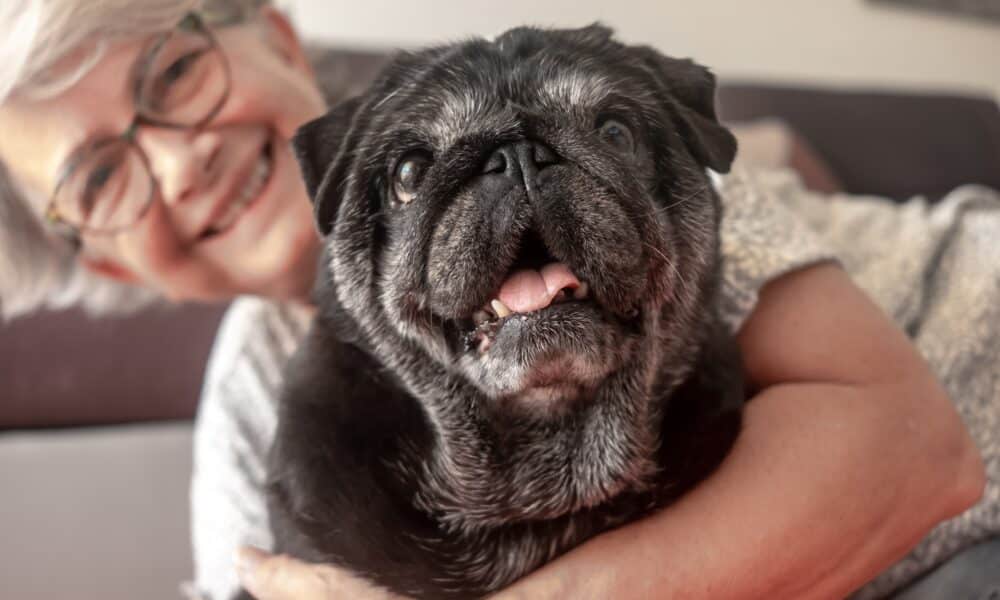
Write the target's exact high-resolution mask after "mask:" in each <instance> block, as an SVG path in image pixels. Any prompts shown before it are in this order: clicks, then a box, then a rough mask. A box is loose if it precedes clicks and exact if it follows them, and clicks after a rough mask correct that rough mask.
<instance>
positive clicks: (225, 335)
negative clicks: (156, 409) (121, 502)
mask: <svg viewBox="0 0 1000 600" xmlns="http://www.w3.org/2000/svg"><path fill="white" fill-rule="evenodd" d="M305 327H306V325H305V320H304V319H302V318H296V316H295V314H294V311H292V310H289V309H288V307H282V306H281V305H275V304H271V303H267V302H265V301H262V300H259V299H251V298H242V299H239V300H237V301H236V302H234V303H233V306H232V307H231V308H230V309H229V311H228V312H227V314H226V317H225V319H224V320H223V323H222V325H221V327H220V329H219V334H218V336H217V338H216V342H215V346H214V348H213V351H212V357H211V358H210V360H209V365H208V371H207V374H206V379H205V384H204V387H203V390H202V398H201V403H200V405H199V411H198V417H197V421H196V423H195V431H194V465H193V475H192V480H191V536H192V544H193V551H194V564H195V582H194V587H195V593H194V594H193V595H194V596H195V597H198V598H201V599H203V600H228V599H229V598H231V597H233V596H234V595H235V594H236V593H237V592H238V591H239V589H240V588H239V581H238V579H237V576H236V572H235V569H234V567H233V555H234V553H235V551H236V548H237V547H239V546H240V545H243V544H249V545H254V546H258V547H261V548H264V549H270V547H271V545H272V537H271V532H270V529H269V527H268V520H267V507H266V502H265V496H264V485H265V480H266V456H267V452H268V448H269V447H270V444H271V439H272V437H273V435H274V430H275V425H276V422H277V398H278V393H279V389H280V387H281V373H282V370H283V368H284V365H285V363H286V362H287V360H288V358H289V356H290V355H291V354H292V352H293V351H294V349H295V347H296V346H297V345H298V342H299V340H301V338H302V336H303V335H304V332H305Z"/></svg>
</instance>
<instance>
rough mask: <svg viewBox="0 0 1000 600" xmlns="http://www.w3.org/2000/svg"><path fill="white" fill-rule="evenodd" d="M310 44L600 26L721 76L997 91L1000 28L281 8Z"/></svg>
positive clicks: (740, 13)
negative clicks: (533, 27)
mask: <svg viewBox="0 0 1000 600" xmlns="http://www.w3.org/2000/svg"><path fill="white" fill-rule="evenodd" d="M283 4H284V5H285V6H287V7H288V8H289V9H290V11H291V13H292V18H293V19H294V20H295V22H296V24H297V25H298V26H299V28H300V29H301V30H302V31H303V33H304V34H305V35H306V36H308V37H312V38H322V39H324V40H330V41H335V42H339V43H341V44H345V45H349V46H354V47H399V46H416V45H420V44H424V43H429V42H439V41H443V40H451V39H456V38H461V37H466V36H469V35H474V34H478V35H492V34H494V33H497V32H499V31H502V30H504V29H506V28H508V27H510V26H514V25H520V24H541V25H563V26H576V25H583V24H586V23H589V22H591V21H594V20H601V21H603V22H605V23H607V24H609V25H611V26H613V27H615V28H616V29H617V30H618V31H619V35H620V37H621V38H622V39H624V40H626V41H632V42H644V43H650V44H653V45H655V46H657V47H659V48H660V49H661V50H663V51H665V52H667V53H669V54H672V55H675V56H691V57H694V58H695V59H696V60H698V61H699V62H701V63H703V64H706V65H709V66H711V67H713V69H714V70H715V71H716V72H717V73H718V74H720V75H721V76H722V77H754V78H765V79H770V80H777V81H796V82H816V83H825V84H830V85H840V84H843V85H855V84H861V85H868V86H877V87H900V86H902V87H906V88H927V89H950V90H973V91H986V92H987V93H996V92H997V91H1000V25H997V24H993V25H987V24H983V23H978V22H974V21H968V20H963V19H958V18H953V17H944V16H940V15H937V14H934V13H925V12H918V11H908V10H900V9H891V8H884V7H881V6H878V5H875V6H872V5H870V4H869V3H867V2H865V0H658V1H654V0H490V1H484V0H473V1H463V0H404V1H399V0H284V2H283Z"/></svg>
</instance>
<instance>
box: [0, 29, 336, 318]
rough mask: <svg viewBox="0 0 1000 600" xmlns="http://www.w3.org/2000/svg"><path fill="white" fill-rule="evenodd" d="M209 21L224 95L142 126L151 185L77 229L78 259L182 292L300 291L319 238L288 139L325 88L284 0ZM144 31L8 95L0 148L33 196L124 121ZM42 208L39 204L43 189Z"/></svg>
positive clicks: (130, 112)
mask: <svg viewBox="0 0 1000 600" xmlns="http://www.w3.org/2000/svg"><path fill="white" fill-rule="evenodd" d="M213 32H214V34H215V36H216V39H217V40H218V44H219V47H220V48H221V49H222V52H223V53H224V54H225V57H226V60H227V61H228V64H229V67H230V72H231V75H230V78H231V79H230V81H231V83H230V92H229V96H228V99H227V101H226V102H225V104H224V105H222V107H221V109H220V110H219V112H218V113H217V114H216V116H215V117H214V118H212V120H211V121H210V122H209V123H208V124H207V125H205V126H203V127H201V128H199V129H194V130H193V129H187V130H178V129H166V128H154V127H149V126H142V127H140V128H139V129H138V132H137V134H136V138H135V139H136V143H137V144H138V146H139V147H140V148H141V149H142V151H143V152H144V153H145V155H146V157H147V158H148V161H149V168H150V171H151V172H152V174H153V176H154V179H155V181H156V183H157V187H158V193H157V195H156V198H155V199H154V201H153V203H152V205H151V206H150V207H149V209H148V211H147V212H146V213H145V214H144V215H143V216H142V217H141V218H140V219H139V221H138V222H136V223H135V225H134V226H132V227H130V228H128V229H125V230H123V231H119V232H117V233H114V234H111V235H103V234H90V233H84V234H82V240H83V248H82V251H81V260H82V261H83V262H84V264H85V265H86V266H87V267H89V268H91V269H93V270H95V271H97V272H99V273H101V274H103V275H106V276H110V277H115V278H118V279H121V280H125V281H130V282H133V283H138V284H142V285H147V286H150V287H152V288H154V289H156V290H159V291H160V292H161V293H163V294H164V295H166V296H167V297H170V298H172V299H176V300H183V299H221V298H228V297H232V296H234V295H238V294H257V295H263V296H269V297H275V298H299V299H302V298H304V297H306V294H307V293H308V290H309V287H310V286H311V283H312V277H313V269H314V265H315V260H316V256H317V254H318V248H319V241H318V239H317V236H316V232H315V228H314V226H313V222H312V209H311V206H310V203H309V201H308V198H307V195H306V191H305V188H304V186H303V184H302V182H301V179H300V177H299V171H298V166H297V165H296V163H295V160H294V158H293V156H292V154H291V151H290V147H289V145H288V140H289V139H290V138H291V136H292V134H293V133H294V132H295V130H296V128H298V127H299V126H300V125H302V124H303V123H305V122H306V121H308V120H310V119H313V118H315V117H317V116H319V115H320V114H322V113H323V111H324V109H325V107H324V102H323V99H322V97H321V95H320V93H319V91H318V88H317V85H316V83H315V79H314V77H313V75H312V72H311V70H310V68H309V65H308V63H307V62H306V59H305V56H304V55H303V52H302V49H301V47H300V45H299V43H298V40H297V39H296V37H295V34H294V32H293V30H292V29H291V27H290V26H289V24H288V23H287V21H285V19H284V17H283V16H281V15H280V14H278V13H277V12H275V11H272V10H266V11H265V12H264V13H263V15H262V17H261V19H260V21H259V22H256V23H253V24H248V25H241V26H234V27H225V28H218V29H214V30H213ZM148 45H149V38H143V39H135V40H129V41H125V42H122V43H119V44H116V45H114V46H111V47H109V48H108V49H107V52H106V53H105V54H104V55H103V57H102V59H101V61H100V62H99V63H98V64H97V65H96V66H95V67H94V68H93V69H92V70H90V71H88V73H87V75H86V76H85V77H84V78H83V79H82V80H81V81H80V82H79V83H77V84H75V85H74V86H73V87H72V88H70V89H69V90H67V91H66V92H64V93H62V94H60V95H58V96H56V97H52V98H47V99H43V100H30V99H13V100H10V101H9V102H8V103H7V104H5V105H3V106H2V107H0V131H3V132H4V135H2V136H0V160H2V161H3V162H4V163H5V164H6V165H7V166H8V168H9V170H10V171H12V172H13V173H14V175H15V176H16V177H17V178H18V179H19V181H21V183H22V185H24V186H27V187H28V188H29V189H30V190H32V191H34V192H37V193H36V194H34V196H36V197H38V198H42V199H46V198H48V197H50V196H51V194H52V193H53V191H54V190H55V188H56V186H57V184H58V182H59V176H60V173H61V171H62V167H63V165H64V163H65V161H66V159H67V158H68V157H69V156H70V155H71V154H72V153H73V152H74V151H75V150H76V149H77V148H78V147H80V146H81V144H83V143H84V142H86V141H88V140H93V139H95V138H102V137H114V136H117V135H119V134H121V133H122V132H123V131H125V130H126V129H127V128H128V127H129V125H130V123H131V122H132V120H133V118H134V117H135V114H136V108H135V105H134V104H135V103H134V95H133V76H134V75H133V70H134V68H135V66H136V63H137V59H138V58H139V57H140V55H144V53H145V51H147V50H148ZM262 180H263V181H262ZM34 208H35V209H36V210H37V211H38V213H39V215H41V214H42V212H43V211H44V210H45V201H44V200H41V201H38V202H36V206H34Z"/></svg>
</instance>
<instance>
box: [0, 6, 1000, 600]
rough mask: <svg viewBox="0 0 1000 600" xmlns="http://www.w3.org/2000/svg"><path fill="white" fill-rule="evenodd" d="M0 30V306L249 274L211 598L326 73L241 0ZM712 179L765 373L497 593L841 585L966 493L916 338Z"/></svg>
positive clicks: (225, 426)
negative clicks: (647, 502)
mask: <svg viewBox="0 0 1000 600" xmlns="http://www.w3.org/2000/svg"><path fill="white" fill-rule="evenodd" d="M192 11H193V12H192ZM0 31H3V32H10V34H9V35H5V36H4V39H3V41H2V42H0V43H2V44H3V53H2V60H0V65H2V66H0V68H2V69H3V71H0V102H2V107H0V131H2V132H3V135H2V136H0V161H2V164H3V165H4V167H5V174H4V175H3V178H2V179H0V181H2V182H3V183H2V185H0V190H2V195H0V217H2V222H3V224H4V228H3V230H2V233H0V235H2V237H0V242H2V243H3V253H2V256H3V257H4V261H5V262H4V263H3V267H2V270H0V307H2V310H3V311H4V314H5V315H7V316H11V315H15V314H17V313H20V312H24V311H27V310H30V309H32V308H34V307H36V306H39V305H42V304H46V303H49V304H55V303H58V304H67V303H83V304H85V305H87V306H89V307H91V308H92V309H94V310H115V309H122V308H128V307H130V306H134V305H136V304H138V303H141V302H142V301H143V300H146V299H148V298H150V297H152V296H162V297H166V298H169V299H172V300H191V299H194V300H200V299H224V298H233V297H236V296H246V297H244V298H241V299H238V300H237V301H236V302H235V303H234V305H233V307H232V308H231V310H230V312H229V314H228V316H227V318H226V320H225V322H224V324H223V326H222V328H221V329H220V333H219V338H218V341H217V344H216V349H215V351H214V354H213V358H212V361H211V365H210V368H209V374H208V377H207V381H206V384H205V393H204V397H203V401H202V405H201V409H200V414H199V420H198V425H197V431H196V458H195V460H196V466H195V476H194V482H193V487H192V499H193V512H194V545H195V558H196V564H197V568H198V573H197V582H196V583H197V585H198V587H199V589H200V590H201V592H202V595H204V596H205V597H210V598H213V599H221V598H225V597H226V596H227V595H228V594H230V593H231V592H233V591H234V590H235V588H236V585H237V579H236V572H235V571H234V570H233V568H232V567H231V565H230V560H231V556H232V553H233V551H234V550H235V549H236V547H237V546H239V545H240V544H251V545H258V546H262V547H267V545H268V544H269V542H270V537H269V533H268V531H267V527H266V518H265V514H264V509H263V501H262V495H261V481H262V478H263V462H262V457H263V454H264V452H265V451H266V448H267V445H268V442H269V438H270V435H271V432H272V431H273V425H274V418H275V416H274V402H275V393H276V387H277V385H278V383H279V382H280V369H281V366H282V364H283V363H284V360H285V359H286V358H287V357H288V355H289V353H290V352H291V350H292V349H293V348H294V346H295V344H296V342H297V340H298V338H300V337H301V335H302V333H303V331H304V327H305V325H306V323H307V321H308V319H309V316H310V315H309V310H310V309H309V307H308V292H309V288H310V285H311V279H312V275H313V263H314V262H315V259H316V256H317V252H318V247H319V242H318V240H317V238H316V234H315V232H314V229H313V225H312V216H311V213H310V208H309V203H308V201H307V198H306V194H305V191H304V189H303V187H302V184H301V183H300V180H299V178H298V173H297V169H296V166H295V164H294V161H293V160H292V159H291V155H290V153H289V150H288V147H287V141H288V139H289V138H290V136H291V135H292V134H293V132H294V131H295V129H296V127H298V126H299V125H301V124H302V123H304V122H306V121H307V120H309V119H311V118H314V117H316V116H318V115H319V114H321V113H322V112H323V111H324V109H325V102H324V97H323V94H322V93H321V87H323V88H328V89H329V88H333V89H334V90H335V91H337V92H340V93H343V91H344V90H343V88H342V86H340V89H337V88H338V85H339V83H340V82H337V81H332V80H331V77H330V76H329V75H328V74H327V73H325V72H323V71H322V70H320V71H316V72H314V70H313V68H312V66H311V64H310V62H309V60H308V59H307V57H306V54H305V52H304V51H303V48H302V46H301V44H300V42H299V40H298V38H297V36H296V34H295V32H294V30H293V29H292V28H291V26H290V25H289V23H288V22H287V20H286V19H285V18H284V17H283V16H282V15H281V14H280V13H279V12H277V11H275V10H273V9H272V8H270V7H269V6H267V5H266V2H262V1H260V0H257V1H254V0H208V1H205V2H199V1H197V0H144V1H143V2H137V1H135V0H117V1H114V0H101V1H100V2H89V1H88V2H82V1H81V0H30V1H26V2H22V3H20V5H19V6H18V7H17V8H12V7H6V8H2V9H0ZM327 95H328V96H331V95H335V94H331V93H329V92H328V94H327ZM748 181H749V182H750V183H747V182H748ZM761 184H762V185H764V184H766V182H761ZM725 185H726V186H727V187H726V188H725V189H724V190H723V191H724V193H727V194H729V195H731V196H732V197H739V198H741V199H742V200H746V199H747V198H751V199H752V198H757V201H756V204H755V206H757V207H758V208H760V209H761V210H763V211H764V213H762V214H767V215H769V216H768V217H767V219H769V220H765V221H764V222H766V223H768V226H769V227H772V228H777V229H778V230H780V232H781V234H782V235H783V236H786V237H785V239H787V244H776V243H774V240H771V241H769V242H766V243H765V242H764V241H763V240H762V239H761V238H760V237H757V233H759V231H760V228H756V229H755V228H752V227H747V225H746V223H748V222H750V220H751V216H752V215H748V214H745V215H744V217H742V218H741V217H739V216H738V214H734V215H733V218H730V219H728V220H729V223H728V224H727V225H726V231H725V232H724V236H725V237H724V239H726V240H728V241H727V242H726V248H727V251H729V252H730V253H731V255H732V258H733V259H731V260H729V263H728V264H729V265H731V267H730V268H729V272H728V273H727V283H726V285H727V294H728V297H729V299H730V300H731V303H730V307H729V308H730V310H729V315H728V316H729V318H730V321H731V322H732V323H733V326H734V328H737V331H738V336H739V341H740V344H741V346H742V349H743V351H744V354H745V355H746V357H747V369H748V374H749V376H750V378H751V380H752V381H753V383H754V384H755V389H758V390H759V392H758V394H757V395H756V397H755V398H754V400H753V401H752V402H751V403H750V404H749V406H748V409H747V423H746V428H745V431H744V432H743V434H742V436H741V438H740V440H739V442H738V444H737V446H736V447H735V449H734V450H733V453H732V455H731V456H730V458H729V459H727V461H726V463H725V464H724V465H723V467H722V468H721V469H720V470H719V471H718V472H717V473H716V474H715V475H713V476H712V477H711V478H710V479H709V480H708V481H706V482H705V483H704V484H703V485H701V486H700V487H699V488H697V489H696V490H695V491H694V492H692V493H691V494H690V495H689V496H687V497H686V498H684V499H683V500H682V501H681V502H679V503H678V504H677V505H675V506H673V507H671V508H669V509H667V510H664V511H662V512H661V513H659V514H657V515H654V516H652V517H650V518H648V519H646V520H644V521H641V522H639V523H634V524H631V525H629V526H627V527H623V528H621V529H619V530H616V531H613V532H610V533H608V534H606V535H603V536H601V537H599V538H597V539H595V540H593V541H591V542H589V543H587V544H585V545H583V546H581V547H580V548H578V549H576V550H575V551H573V552H571V553H570V554H568V555H567V556H565V557H563V558H561V559H559V560H557V561H555V562H553V563H551V564H550V565H548V566H546V567H545V568H543V569H542V570H540V571H539V572H538V573H535V574H533V575H531V576H529V577H527V578H525V579H524V580H522V581H520V582H518V583H517V584H515V585H514V586H512V588H510V589H509V590H507V591H505V592H503V593H501V594H500V597H508V596H509V597H531V598H546V597H551V598H566V597H582V595H583V594H584V593H586V594H587V595H588V596H590V597H616V598H618V597H654V596H659V597H682V596H683V597H706V596H708V597H721V596H732V597H748V598H751V597H762V596H766V597H789V596H793V595H794V596H806V597H817V598H820V597H830V596H836V595H844V594H846V593H848V592H850V591H851V590H853V589H855V588H857V587H858V586H860V585H862V584H863V583H864V582H866V581H868V580H869V579H871V578H872V577H873V576H875V575H876V574H877V573H879V572H880V571H882V570H883V569H885V568H887V567H889V566H890V565H891V564H892V563H894V562H895V561H897V560H899V559H900V558H901V557H902V556H903V555H904V554H905V553H906V552H907V550H908V549H909V548H911V547H912V546H913V545H914V544H916V543H917V541H919V540H920V539H921V538H922V537H924V535H925V534H926V533H927V532H928V530H929V529H930V528H931V527H932V526H934V525H935V524H936V523H937V522H939V521H941V520H942V519H945V518H948V517H950V516H953V515H956V514H958V513H960V512H961V511H963V510H964V509H966V508H967V507H969V506H970V505H972V504H973V503H974V502H975V501H976V500H977V499H978V498H979V496H980V494H981V491H982V486H983V467H982V463H981V462H980V458H979V455H978V452H977V449H976V447H975V445H974V444H973V443H972V441H971V439H970V438H969V436H968V434H967V432H966V431H965V429H964V428H963V426H962V423H961V421H960V419H959V418H958V417H957V415H956V413H955V410H954V408H953V407H952V405H951V403H950V402H949V400H948V397H947V395H946V394H945V392H944V391H943V390H942V388H941V386H940V385H939V384H938V383H937V382H936V381H935V378H934V376H933V375H932V374H931V371H930V370H929V368H928V366H927V364H926V363H925V362H924V361H923V360H922V359H921V357H920V355H919V354H918V353H917V352H916V350H915V349H914V347H913V346H912V345H911V344H910V343H909V342H908V341H907V339H906V338H905V336H904V335H903V334H902V333H901V332H900V331H899V330H898V329H897V328H896V327H894V326H893V324H892V323H891V322H890V321H889V320H888V319H887V318H886V317H885V316H883V314H882V312H880V310H879V309H878V308H877V307H876V306H875V305H874V304H873V303H872V302H871V301H870V300H869V299H868V298H867V297H866V296H865V295H864V294H863V293H862V292H861V291H859V289H858V288H857V287H855V285H854V284H853V283H852V282H851V280H850V279H849V278H848V276H847V275H846V274H845V273H844V272H843V270H841V269H840V268H838V267H836V266H833V265H832V264H830V263H829V262H827V261H826V259H828V258H830V257H831V256H833V254H832V253H831V251H830V250H829V249H828V248H825V247H824V246H823V245H822V244H821V243H818V242H815V240H813V238H812V237H810V236H812V234H811V233H810V232H809V230H808V227H806V226H805V225H804V224H802V223H799V222H798V221H797V220H796V218H795V217H794V215H793V214H791V213H790V212H789V211H787V210H783V209H781V210H779V209H776V208H775V207H776V206H778V205H779V204H780V199H778V198H777V196H771V195H769V194H767V193H762V194H755V193H754V192H753V185H754V184H753V181H752V180H748V179H745V178H744V179H740V178H732V179H731V183H727V184H725ZM768 185H770V184H768ZM741 186H742V187H741ZM765 187H766V186H765ZM771 187H772V188H773V187H774V186H773V185H772V186H771ZM778 188H781V186H780V185H779V186H778ZM781 189H784V190H785V191H786V192H788V193H792V192H793V191H794V190H792V188H791V187H790V186H784V188H781ZM779 195H780V194H779ZM738 212H739V211H734V213H738ZM753 218H756V217H753ZM740 223H743V225H742V226H741V225H740ZM789 232H793V233H796V235H794V236H788V234H789ZM747 247H752V248H754V250H755V252H756V253H757V254H756V256H757V259H756V260H754V261H752V264H751V263H747V262H746V261H743V262H741V261H740V260H739V259H738V257H739V256H744V257H745V256H746V255H745V254H740V253H739V252H737V251H738V250H741V248H747ZM761 253H763V254H761ZM15 257H16V260H13V259H14V258H15ZM790 315H793V317H790ZM815 340H823V344H822V347H820V348H817V347H816V346H815V343H814V342H815ZM804 532H808V534H807V535H802V534H803V533H804ZM969 543H971V542H969ZM761 549H766V552H762V551H761ZM945 556H946V555H941V556H935V557H932V559H931V560H932V561H934V560H936V561H940V560H941V559H943V558H944V557H945ZM237 566H238V567H239V572H240V574H241V576H242V578H243V583H244V584H246V585H247V586H248V587H249V588H250V589H251V590H252V591H253V592H254V593H255V594H256V595H257V596H258V597H260V598H261V599H262V600H269V599H270V600H277V599H280V598H306V599H309V598H316V599H319V598H334V597H351V598H354V597H366V596H368V597H379V596H380V592H379V591H377V590H372V589H369V588H367V586H365V585H364V584H363V582H361V581H359V580H357V579H355V578H353V577H352V576H350V575H349V574H346V573H343V572H340V571H338V570H336V569H333V568H331V567H326V566H317V565H304V564H301V563H298V562H296V561H292V560H289V559H287V558H285V557H270V556H268V555H266V554H263V553H261V552H259V551H256V550H253V549H246V550H244V551H243V552H242V553H240V555H239V560H238V565H237ZM928 566H929V565H928V564H923V563H922V568H923V569H926V568H927V567H928ZM664 567H666V568H664ZM912 575H913V574H912V573H909V574H907V576H908V577H912ZM905 580H906V577H903V578H901V577H898V576H893V577H892V578H891V583H890V584H888V585H889V586H890V587H896V586H898V585H900V584H901V583H902V582H904V581H905ZM884 589H888V588H884Z"/></svg>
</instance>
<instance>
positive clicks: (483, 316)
mask: <svg viewBox="0 0 1000 600" xmlns="http://www.w3.org/2000/svg"><path fill="white" fill-rule="evenodd" d="M489 320H490V313H488V312H486V311H485V310H477V311H476V312H475V314H473V315H472V322H473V323H475V324H476V325H482V324H483V323H485V322H487V321H489Z"/></svg>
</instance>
